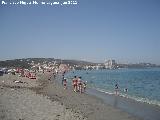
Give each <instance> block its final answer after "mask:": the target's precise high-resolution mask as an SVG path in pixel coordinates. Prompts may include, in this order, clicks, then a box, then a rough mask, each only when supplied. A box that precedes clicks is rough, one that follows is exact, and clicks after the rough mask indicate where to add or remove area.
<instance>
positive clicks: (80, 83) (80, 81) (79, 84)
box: [77, 77, 82, 93]
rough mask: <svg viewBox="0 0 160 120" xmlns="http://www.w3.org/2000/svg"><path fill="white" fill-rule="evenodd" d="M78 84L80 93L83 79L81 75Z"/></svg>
mask: <svg viewBox="0 0 160 120" xmlns="http://www.w3.org/2000/svg"><path fill="white" fill-rule="evenodd" d="M77 84H78V91H79V92H80V93H82V80H81V77H79V78H78V82H77Z"/></svg>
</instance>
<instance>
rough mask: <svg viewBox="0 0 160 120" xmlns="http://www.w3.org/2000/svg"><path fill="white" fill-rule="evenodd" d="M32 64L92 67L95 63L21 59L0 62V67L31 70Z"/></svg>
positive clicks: (52, 59) (50, 59)
mask: <svg viewBox="0 0 160 120" xmlns="http://www.w3.org/2000/svg"><path fill="white" fill-rule="evenodd" d="M32 62H34V63H35V64H38V63H40V64H43V63H49V62H51V63H56V64H69V65H71V66H73V65H94V64H96V63H92V62H87V61H80V60H62V59H55V58H23V59H14V60H5V61H0V67H7V68H12V67H20V68H31V63H32Z"/></svg>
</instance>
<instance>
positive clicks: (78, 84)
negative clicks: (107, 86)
mask: <svg viewBox="0 0 160 120" xmlns="http://www.w3.org/2000/svg"><path fill="white" fill-rule="evenodd" d="M62 85H63V87H64V89H67V79H66V78H64V75H63V77H62ZM72 86H73V91H74V92H80V93H83V92H85V90H86V86H87V85H86V82H85V81H83V80H82V77H77V76H74V78H73V79H72Z"/></svg>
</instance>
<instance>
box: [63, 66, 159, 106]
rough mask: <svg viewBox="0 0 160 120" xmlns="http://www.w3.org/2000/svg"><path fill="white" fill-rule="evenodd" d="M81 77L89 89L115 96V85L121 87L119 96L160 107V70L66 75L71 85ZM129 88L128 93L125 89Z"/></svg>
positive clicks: (78, 72)
mask: <svg viewBox="0 0 160 120" xmlns="http://www.w3.org/2000/svg"><path fill="white" fill-rule="evenodd" d="M75 75H76V76H81V77H82V80H84V81H87V85H88V87H91V88H94V89H97V90H98V91H100V92H105V93H107V94H114V90H115V89H114V87H115V84H116V83H118V85H119V90H120V92H119V95H120V96H123V97H127V98H131V99H134V100H136V101H141V102H145V103H149V104H155V105H159V106H160V68H149V69H117V70H91V71H86V70H81V71H78V70H77V71H71V72H69V73H67V74H66V75H65V77H66V78H67V79H68V81H69V83H70V82H71V80H72V79H71V78H73V77H74V76H75ZM125 88H127V89H128V92H125V91H124V89H125Z"/></svg>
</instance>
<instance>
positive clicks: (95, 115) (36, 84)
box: [0, 73, 148, 120]
mask: <svg viewBox="0 0 160 120" xmlns="http://www.w3.org/2000/svg"><path fill="white" fill-rule="evenodd" d="M50 75H51V74H50V73H45V74H43V73H42V74H41V75H40V77H39V78H38V80H29V81H27V82H28V84H26V85H25V84H21V83H19V84H17V85H18V86H19V87H18V86H16V87H15V86H14V84H15V83H13V78H14V79H15V78H16V77H15V76H11V77H9V78H12V80H11V81H12V82H11V83H10V82H9V85H11V86H3V87H2V84H1V82H2V80H0V87H1V88H2V89H0V90H1V94H0V95H1V96H2V97H1V98H0V110H1V111H6V110H4V108H5V107H2V106H5V105H6V104H3V103H5V99H2V98H3V97H4V93H5V91H4V89H6V91H7V92H6V93H7V94H8V93H9V94H10V95H11V96H12V94H11V93H12V92H13V93H14V94H13V95H14V96H12V97H13V98H14V97H15V98H14V99H13V98H12V99H11V100H13V101H14V102H15V103H16V101H15V100H16V99H17V98H18V99H19V104H20V106H21V107H22V108H26V109H27V111H28V110H31V108H28V106H24V105H23V104H25V102H27V101H25V102H24V101H23V99H24V100H25V99H28V98H26V96H24V95H28V96H31V98H30V99H28V100H29V101H30V104H31V105H32V102H33V103H34V104H33V106H36V102H35V101H38V103H37V104H39V105H40V103H41V102H42V103H41V104H44V105H45V107H44V106H43V105H42V106H36V107H35V108H36V110H35V112H34V111H33V112H34V114H35V115H37V114H38V116H37V117H34V120H38V119H40V120H41V117H40V116H41V115H40V114H39V112H40V113H41V112H42V111H43V108H45V109H50V110H49V111H48V110H46V111H45V112H44V115H43V116H45V117H46V119H45V120H50V119H53V120H63V119H64V118H65V120H142V119H143V120H148V119H144V118H143V117H140V116H137V115H134V114H132V113H129V112H128V111H127V112H126V111H125V110H123V109H121V108H119V107H114V106H112V105H111V104H108V103H107V102H106V101H105V100H104V99H102V98H100V97H97V96H95V95H93V94H90V93H89V90H90V89H88V90H87V92H86V93H83V94H80V93H75V92H73V90H72V89H71V86H68V88H67V89H64V88H63V86H62V85H61V84H60V82H58V81H57V80H55V79H54V78H53V77H52V78H51V80H48V77H49V76H50ZM16 79H19V78H18V77H17V78H16ZM7 80H8V78H7ZM21 80H22V79H21ZM29 82H31V83H29ZM6 83H8V82H7V81H6ZM30 84H31V86H32V87H29V85H30ZM20 85H22V86H20ZM23 85H24V86H23ZM20 91H21V92H20ZM19 92H20V94H19ZM92 92H93V91H92ZM93 93H96V92H93ZM7 94H6V96H7ZM23 94H24V95H23ZM102 96H104V95H102ZM8 97H9V98H10V96H8ZM37 98H38V99H42V100H41V101H39V100H38V99H37ZM108 98H110V97H108ZM1 99H2V100H1ZM20 100H22V102H21V101H20ZM119 100H121V99H119V98H118V100H117V104H119V103H120V102H119ZM31 101H32V102H31ZM124 102H125V101H124ZM16 104H18V103H16ZM19 104H18V105H19ZM52 104H53V105H52ZM6 106H8V105H6ZM51 106H52V107H55V108H52V107H51ZM21 107H19V108H15V107H14V108H15V109H18V113H17V114H18V115H17V116H18V117H19V115H20V116H21V117H20V118H23V117H25V118H30V119H31V118H32V117H33V114H32V113H30V112H27V113H28V115H27V116H26V115H25V114H23V113H21V111H20V110H21V109H22V108H21ZM6 108H7V107H6ZM9 108H10V106H8V109H9ZM39 108H40V110H42V111H38V109H39ZM36 111H37V112H36ZM62 111H63V114H62V113H61V112H62ZM12 112H13V110H12ZM12 112H11V115H12V114H13V113H12ZM22 112H24V111H23V109H22ZM51 112H53V113H56V114H55V115H54V114H53V113H52V114H51ZM64 113H65V114H64ZM5 114H6V112H0V116H2V117H1V118H3V117H4V116H7V115H5ZM7 114H8V113H7ZM56 115H57V116H56ZM12 116H14V114H13V115H12ZM42 118H43V117H42ZM32 119H33V118H32ZM2 120H7V119H2ZM13 120H16V119H13ZM24 120H28V119H24Z"/></svg>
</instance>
